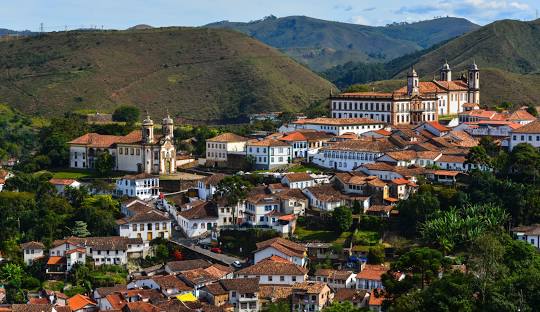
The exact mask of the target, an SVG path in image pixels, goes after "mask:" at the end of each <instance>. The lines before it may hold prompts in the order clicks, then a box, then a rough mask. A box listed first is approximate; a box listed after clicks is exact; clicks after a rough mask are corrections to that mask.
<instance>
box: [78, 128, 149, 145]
mask: <svg viewBox="0 0 540 312" xmlns="http://www.w3.org/2000/svg"><path fill="white" fill-rule="evenodd" d="M141 140H142V132H141V130H134V131H132V132H130V133H129V134H127V135H125V136H119V135H102V134H98V133H87V134H85V135H83V136H80V137H78V138H76V139H74V140H71V141H70V142H68V144H73V145H85V146H89V147H96V148H107V147H111V146H112V145H114V144H118V143H125V144H132V143H137V142H140V141H141Z"/></svg>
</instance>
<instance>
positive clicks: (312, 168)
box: [288, 164, 323, 173]
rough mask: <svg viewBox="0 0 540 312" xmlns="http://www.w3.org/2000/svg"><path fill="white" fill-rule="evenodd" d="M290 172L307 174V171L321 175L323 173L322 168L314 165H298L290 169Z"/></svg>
mask: <svg viewBox="0 0 540 312" xmlns="http://www.w3.org/2000/svg"><path fill="white" fill-rule="evenodd" d="M288 171H289V172H307V171H311V172H312V173H321V172H323V170H321V168H320V167H317V166H313V165H307V164H306V165H297V166H293V167H290V168H289V170H288Z"/></svg>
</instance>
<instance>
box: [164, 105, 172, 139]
mask: <svg viewBox="0 0 540 312" xmlns="http://www.w3.org/2000/svg"><path fill="white" fill-rule="evenodd" d="M162 129H163V136H164V137H166V138H169V139H172V138H173V137H174V121H173V119H172V118H171V116H170V115H169V112H168V111H167V117H165V118H163V124H162Z"/></svg>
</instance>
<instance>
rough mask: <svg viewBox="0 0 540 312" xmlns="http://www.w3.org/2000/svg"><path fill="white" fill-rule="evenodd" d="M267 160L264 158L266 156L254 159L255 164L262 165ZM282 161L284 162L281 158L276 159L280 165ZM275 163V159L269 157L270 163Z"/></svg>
mask: <svg viewBox="0 0 540 312" xmlns="http://www.w3.org/2000/svg"><path fill="white" fill-rule="evenodd" d="M267 159H268V157H266V156H257V157H256V158H255V160H256V161H257V163H263V164H265V163H266V161H267ZM283 161H284V158H283V157H282V156H280V157H278V158H277V162H278V163H282V162H283ZM275 162H276V158H275V157H270V163H275Z"/></svg>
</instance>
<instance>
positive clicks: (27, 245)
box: [21, 241, 45, 249]
mask: <svg viewBox="0 0 540 312" xmlns="http://www.w3.org/2000/svg"><path fill="white" fill-rule="evenodd" d="M21 249H45V245H43V244H42V243H40V242H35V241H31V242H26V243H22V244H21Z"/></svg>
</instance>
